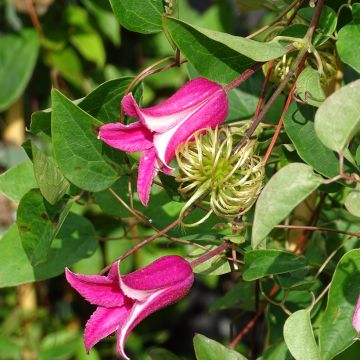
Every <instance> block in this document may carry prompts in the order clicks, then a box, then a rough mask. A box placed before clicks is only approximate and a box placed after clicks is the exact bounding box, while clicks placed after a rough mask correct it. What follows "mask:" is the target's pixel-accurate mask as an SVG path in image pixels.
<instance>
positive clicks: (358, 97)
mask: <svg viewBox="0 0 360 360" xmlns="http://www.w3.org/2000/svg"><path fill="white" fill-rule="evenodd" d="M359 103H360V80H357V81H354V82H352V83H350V84H348V85H346V86H344V87H342V88H341V89H340V90H338V91H336V92H335V93H334V94H332V95H331V96H329V97H328V98H327V99H326V100H325V101H324V102H323V104H322V105H321V106H320V107H319V109H318V111H317V112H316V115H315V131H316V134H317V136H318V137H319V139H320V140H321V141H322V143H323V144H324V145H325V146H327V147H328V148H330V149H332V150H335V151H341V150H343V149H344V148H345V147H346V146H347V144H348V142H349V141H350V140H351V139H352V137H353V136H354V135H355V134H356V133H357V132H358V131H359V130H360V112H359Z"/></svg>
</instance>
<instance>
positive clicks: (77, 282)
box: [65, 263, 125, 307]
mask: <svg viewBox="0 0 360 360" xmlns="http://www.w3.org/2000/svg"><path fill="white" fill-rule="evenodd" d="M117 266H118V265H117V263H114V264H113V266H112V269H111V270H110V272H112V273H114V271H115V270H116V272H117V273H118V269H117ZM113 269H114V270H113ZM65 276H66V280H67V281H68V283H69V284H70V285H71V286H72V287H73V288H74V289H75V290H76V291H77V292H78V293H79V294H80V295H81V296H82V297H84V298H85V299H86V300H87V301H88V302H89V303H90V304H93V305H99V306H106V307H113V306H121V305H122V304H123V303H124V301H125V296H124V294H123V292H122V291H121V289H120V287H119V277H118V275H117V276H116V277H115V276H114V278H113V279H110V278H108V277H106V276H100V275H82V274H75V273H73V272H72V271H70V270H69V269H65Z"/></svg>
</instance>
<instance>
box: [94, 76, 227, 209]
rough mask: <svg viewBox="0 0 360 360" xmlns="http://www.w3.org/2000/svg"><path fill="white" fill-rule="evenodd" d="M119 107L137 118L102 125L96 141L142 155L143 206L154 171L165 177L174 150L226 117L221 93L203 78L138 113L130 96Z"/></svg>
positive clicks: (139, 188) (139, 189)
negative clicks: (195, 133) (200, 130)
mask: <svg viewBox="0 0 360 360" xmlns="http://www.w3.org/2000/svg"><path fill="white" fill-rule="evenodd" d="M121 105H122V107H123V109H124V111H125V113H126V114H127V115H129V116H132V117H135V118H138V119H139V121H137V122H135V123H132V124H130V125H127V126H126V125H123V124H121V123H112V124H106V125H103V126H102V127H101V128H100V131H99V138H100V139H101V140H103V141H104V142H105V143H106V144H108V145H110V146H112V147H114V148H116V149H119V150H122V151H127V152H137V151H142V152H143V154H142V156H141V158H140V164H139V173H138V179H137V192H138V195H139V198H140V201H141V202H142V203H143V205H147V203H148V201H149V196H150V191H151V184H152V182H153V179H154V177H155V176H156V175H157V173H158V171H159V170H160V171H163V172H164V173H165V174H167V175H169V174H170V173H171V172H172V170H173V169H172V168H171V167H169V163H170V161H171V160H172V159H173V158H174V156H175V149H176V148H177V147H178V145H179V144H181V143H182V142H184V141H186V140H187V139H188V138H189V137H191V135H192V134H193V133H194V132H196V131H197V130H199V129H202V128H214V127H216V126H217V125H219V124H221V123H222V122H223V121H224V120H225V118H226V116H227V113H228V107H229V106H228V99H227V95H226V93H225V91H224V89H223V88H222V87H221V86H220V85H219V84H217V83H214V82H212V81H209V80H207V79H204V78H197V79H194V80H191V81H189V82H188V83H187V84H185V85H184V86H183V87H182V88H181V89H180V90H178V91H177V92H176V93H175V94H174V95H172V96H171V97H170V98H169V99H167V100H166V101H164V102H163V103H162V104H159V105H156V106H153V107H150V108H147V109H141V108H140V107H139V106H138V104H137V103H136V101H135V99H134V98H133V96H132V94H131V93H130V94H128V95H126V96H125V97H124V98H123V100H122V102H121Z"/></svg>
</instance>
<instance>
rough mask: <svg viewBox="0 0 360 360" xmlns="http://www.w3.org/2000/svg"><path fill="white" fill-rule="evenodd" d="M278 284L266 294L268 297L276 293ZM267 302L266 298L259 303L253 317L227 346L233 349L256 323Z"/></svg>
mask: <svg viewBox="0 0 360 360" xmlns="http://www.w3.org/2000/svg"><path fill="white" fill-rule="evenodd" d="M279 288H280V287H279V285H278V284H275V285H274V286H273V287H272V289H271V290H270V293H269V295H268V298H269V299H271V298H273V297H274V296H275V295H276V293H277V292H278V290H279ZM268 304H269V301H268V300H265V301H263V303H262V304H261V305H260V308H259V310H258V311H257V312H256V313H255V315H254V317H253V318H252V319H251V320H250V321H249V322H248V323H247V325H246V326H245V327H244V328H243V329H242V330H241V331H240V332H239V334H238V335H236V336H235V337H234V338H233V339H232V340H231V342H230V343H229V345H228V348H230V349H235V347H236V345H237V344H238V343H239V342H240V341H241V340H242V339H243V337H244V336H245V335H246V334H247V333H248V332H249V331H250V330H251V329H252V328H253V327H254V325H255V324H256V321H257V320H258V319H259V317H260V316H261V315H262V314H263V312H264V311H265V309H266V307H267V305H268Z"/></svg>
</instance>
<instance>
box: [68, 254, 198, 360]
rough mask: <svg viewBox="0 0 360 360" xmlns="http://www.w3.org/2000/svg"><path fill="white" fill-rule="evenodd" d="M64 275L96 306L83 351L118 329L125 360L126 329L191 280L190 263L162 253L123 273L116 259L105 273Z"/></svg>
mask: <svg viewBox="0 0 360 360" xmlns="http://www.w3.org/2000/svg"><path fill="white" fill-rule="evenodd" d="M66 278H67V280H68V282H69V283H70V285H71V286H72V287H73V288H74V289H76V290H77V291H78V292H79V293H80V294H81V295H82V296H84V297H85V298H86V299H87V300H88V301H89V302H91V303H92V304H96V305H100V306H99V307H98V308H97V309H96V310H95V312H94V313H93V315H92V316H91V317H90V319H89V321H88V322H87V324H86V328H85V334H84V342H85V347H86V350H87V351H89V350H90V349H91V347H93V346H94V345H95V344H96V343H97V342H98V341H100V340H101V339H102V338H104V337H106V336H108V335H110V334H111V333H113V332H114V331H116V330H118V345H117V347H118V351H119V353H120V354H121V355H122V356H123V357H124V358H125V359H128V358H127V356H126V354H125V352H124V344H125V340H126V338H127V336H128V334H129V333H130V331H131V330H132V329H133V328H134V327H135V326H136V325H137V324H138V323H139V322H140V321H141V320H143V319H144V318H145V317H147V316H148V315H149V314H151V313H153V312H154V311H156V310H158V309H160V308H162V307H164V306H167V305H169V304H171V303H173V302H175V301H177V300H179V299H180V298H182V297H183V296H185V295H186V293H187V292H188V291H189V289H190V288H191V285H192V283H193V273H192V269H191V266H190V264H189V263H188V262H187V261H185V260H184V259H183V258H181V257H179V256H164V257H162V258H160V259H158V260H156V261H155V262H153V263H152V264H150V265H148V266H146V267H145V268H143V269H140V270H137V271H135V272H133V273H131V274H128V275H124V276H120V273H119V262H116V263H114V264H113V266H112V267H111V270H110V272H109V274H108V275H107V276H99V275H82V274H74V273H72V272H71V271H70V270H68V269H66ZM117 300H118V301H119V302H118V303H116V301H117ZM104 304H105V305H104Z"/></svg>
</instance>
